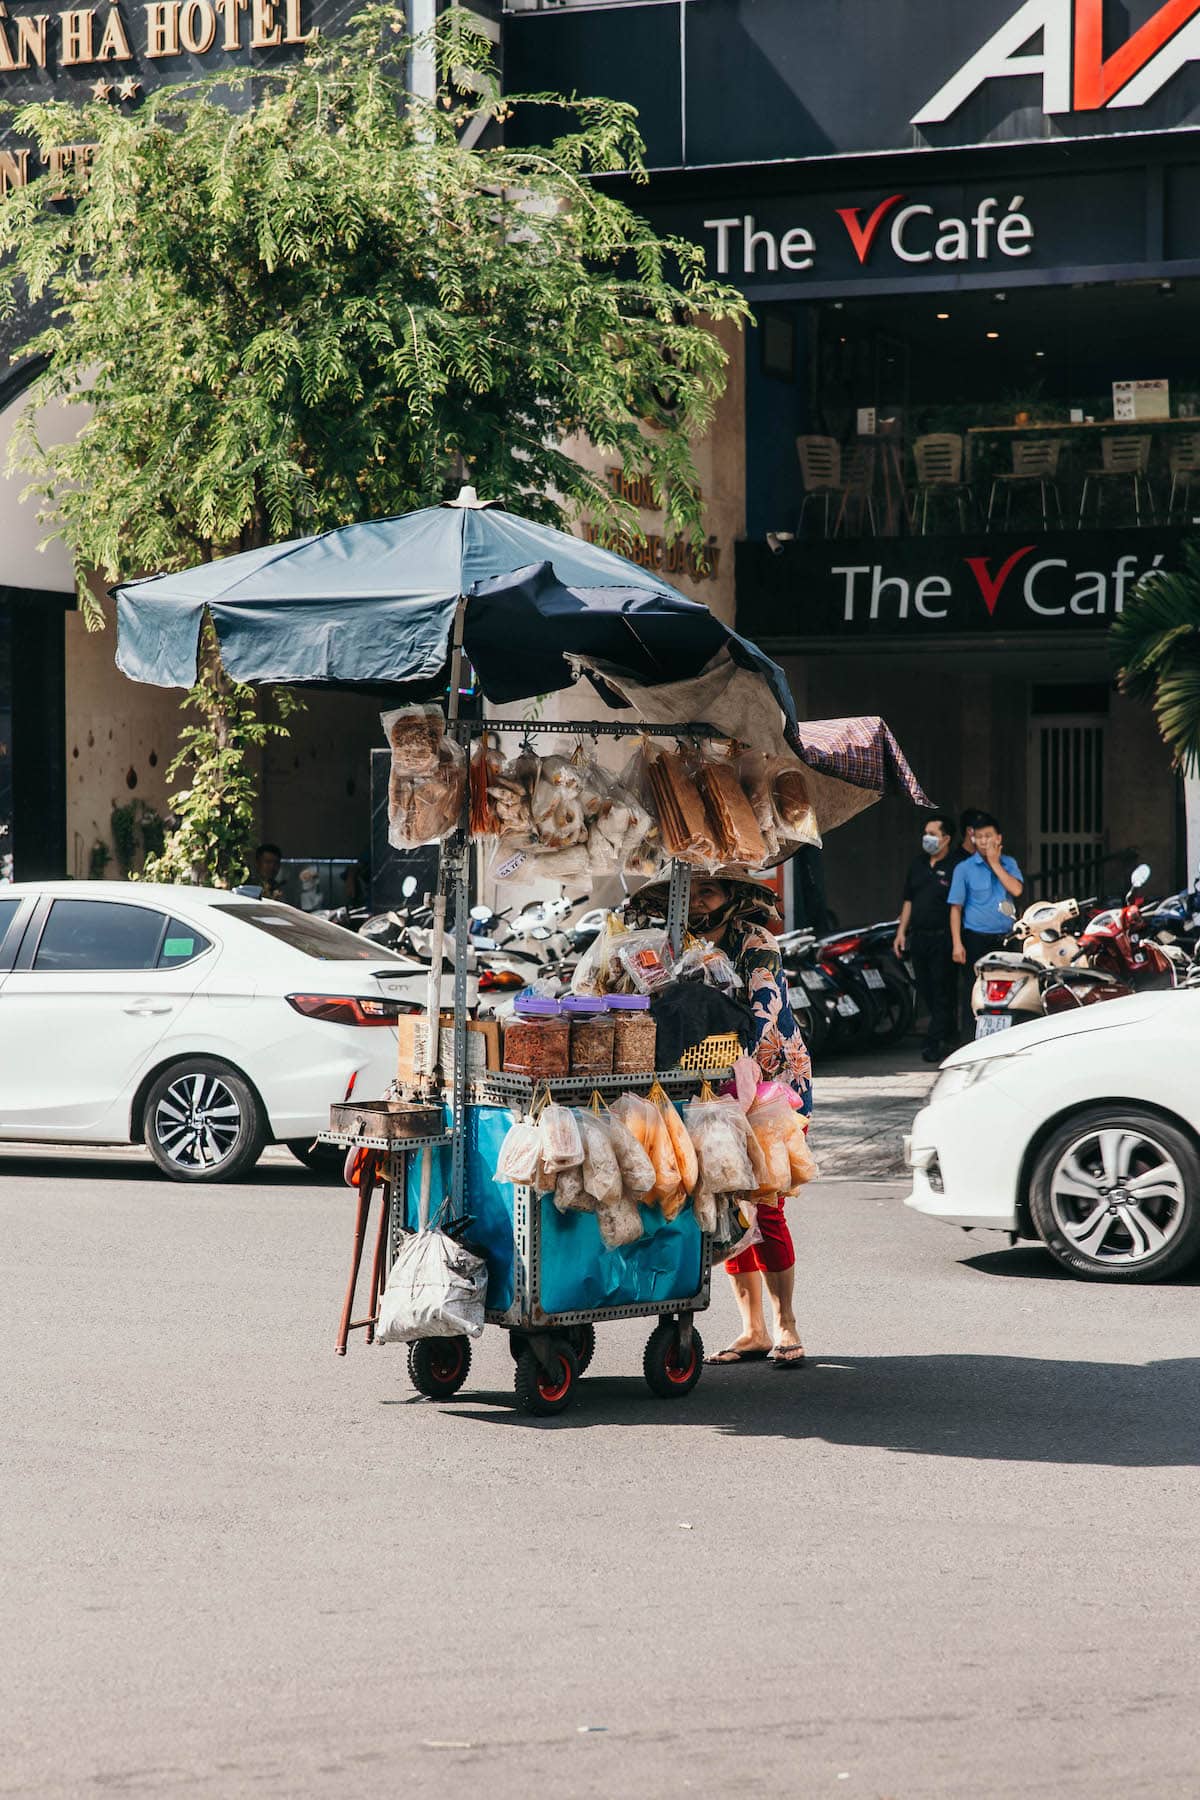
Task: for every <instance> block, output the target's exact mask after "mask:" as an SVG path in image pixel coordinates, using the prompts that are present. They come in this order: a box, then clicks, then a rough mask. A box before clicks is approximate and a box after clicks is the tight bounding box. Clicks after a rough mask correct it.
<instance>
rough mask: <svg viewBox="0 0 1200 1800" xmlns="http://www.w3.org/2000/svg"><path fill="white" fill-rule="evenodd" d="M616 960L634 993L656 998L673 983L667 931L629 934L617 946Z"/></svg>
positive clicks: (650, 930)
mask: <svg viewBox="0 0 1200 1800" xmlns="http://www.w3.org/2000/svg"><path fill="white" fill-rule="evenodd" d="M616 958H617V961H618V963H619V964H620V966H621V968H622V969H623V970H624V972H625V975H626V976H627V977H628V980H629V982H630V985H631V986H632V988H633V991H634V992H635V993H638V994H653V993H656V992H657V990H658V989H659V988H661V987H665V986H666V984H667V983H668V981H670V980H671V976H672V969H671V952H670V948H669V940H668V938H667V934H666V932H665V931H663V930H661V929H659V928H651V929H649V930H645V931H627V932H626V933H625V935H624V937H622V938H619V939H618V940H617V943H616Z"/></svg>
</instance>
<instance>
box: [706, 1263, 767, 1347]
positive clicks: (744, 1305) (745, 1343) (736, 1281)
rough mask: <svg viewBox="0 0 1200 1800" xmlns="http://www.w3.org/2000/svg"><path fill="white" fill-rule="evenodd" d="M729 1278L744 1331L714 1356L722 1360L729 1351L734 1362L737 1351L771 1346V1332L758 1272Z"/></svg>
mask: <svg viewBox="0 0 1200 1800" xmlns="http://www.w3.org/2000/svg"><path fill="white" fill-rule="evenodd" d="M729 1279H730V1281H731V1282H732V1284H733V1297H734V1299H735V1300H736V1301H737V1303H738V1311H739V1312H740V1313H741V1315H742V1331H741V1336H740V1337H736V1338H734V1340H733V1342H732V1344H730V1345H728V1346H727V1350H725V1351H722V1352H720V1354H719V1355H717V1356H715V1357H714V1358H713V1361H714V1362H720V1360H721V1357H722V1356H724V1355H726V1354H727V1353H728V1355H729V1360H730V1362H734V1361H736V1360H737V1355H736V1353H740V1352H742V1351H745V1350H759V1351H764V1350H769V1349H770V1348H771V1334H770V1332H769V1331H768V1330H767V1321H766V1319H765V1318H764V1317H763V1303H762V1282H761V1280H760V1279H759V1277H758V1275H757V1273H755V1272H751V1273H750V1274H749V1275H731V1276H730V1277H729Z"/></svg>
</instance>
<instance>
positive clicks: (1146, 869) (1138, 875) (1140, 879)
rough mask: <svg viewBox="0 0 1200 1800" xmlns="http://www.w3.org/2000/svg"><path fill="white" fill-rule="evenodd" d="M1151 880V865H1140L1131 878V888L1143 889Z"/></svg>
mask: <svg viewBox="0 0 1200 1800" xmlns="http://www.w3.org/2000/svg"><path fill="white" fill-rule="evenodd" d="M1149 879H1150V864H1149V863H1139V864H1138V866H1137V868H1136V869H1135V870H1134V871H1133V874H1132V875H1131V876H1130V877H1129V885H1130V887H1131V888H1143V887H1145V885H1146V883H1147V882H1148V881H1149Z"/></svg>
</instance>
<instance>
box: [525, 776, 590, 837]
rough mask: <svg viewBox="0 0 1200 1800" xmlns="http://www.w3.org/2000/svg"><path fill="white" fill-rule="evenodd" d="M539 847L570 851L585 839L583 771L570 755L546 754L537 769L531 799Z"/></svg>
mask: <svg viewBox="0 0 1200 1800" xmlns="http://www.w3.org/2000/svg"><path fill="white" fill-rule="evenodd" d="M531 810H532V816H533V829H534V832H535V834H536V837H537V844H538V848H539V850H570V849H572V848H574V847H576V846H578V845H581V844H585V843H586V842H587V822H586V820H585V818H584V813H583V772H582V770H581V768H580V767H579V764H578V763H576V762H575V761H574V759H573V758H571V757H569V756H547V757H544V758H543V759H542V762H541V764H540V765H539V768H538V774H537V780H536V782H535V783H534V787H533V795H532V801H531Z"/></svg>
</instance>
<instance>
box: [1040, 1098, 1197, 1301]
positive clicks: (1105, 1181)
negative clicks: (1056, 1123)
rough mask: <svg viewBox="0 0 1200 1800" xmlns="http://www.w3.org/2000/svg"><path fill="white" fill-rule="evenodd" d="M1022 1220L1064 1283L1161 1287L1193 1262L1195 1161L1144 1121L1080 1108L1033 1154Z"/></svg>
mask: <svg viewBox="0 0 1200 1800" xmlns="http://www.w3.org/2000/svg"><path fill="white" fill-rule="evenodd" d="M1029 1210H1030V1213H1031V1215H1032V1217H1033V1223H1034V1226H1035V1227H1036V1229H1037V1232H1038V1235H1039V1236H1040V1237H1041V1239H1042V1242H1043V1243H1044V1244H1045V1246H1046V1248H1047V1249H1048V1250H1049V1252H1050V1254H1051V1255H1052V1256H1053V1257H1055V1258H1056V1259H1057V1261H1059V1262H1060V1263H1061V1264H1062V1265H1063V1267H1064V1268H1065V1269H1069V1270H1070V1271H1071V1273H1072V1274H1073V1275H1080V1276H1083V1277H1084V1278H1085V1279H1089V1280H1093V1281H1125V1282H1132V1281H1162V1280H1165V1278H1166V1277H1167V1276H1169V1275H1175V1274H1177V1273H1178V1272H1179V1270H1181V1269H1184V1268H1186V1267H1187V1266H1188V1264H1189V1263H1191V1262H1192V1261H1194V1260H1195V1258H1196V1256H1197V1255H1200V1157H1198V1156H1197V1154H1196V1150H1195V1147H1194V1146H1193V1144H1192V1142H1191V1140H1190V1139H1189V1138H1187V1137H1185V1135H1184V1133H1183V1132H1182V1131H1180V1130H1179V1129H1178V1127H1177V1126H1175V1125H1171V1124H1168V1123H1167V1121H1166V1120H1164V1119H1160V1118H1158V1117H1157V1116H1156V1115H1155V1114H1154V1113H1149V1112H1142V1111H1141V1110H1140V1109H1138V1108H1136V1107H1094V1108H1090V1109H1089V1110H1088V1111H1086V1112H1081V1113H1078V1114H1076V1116H1075V1117H1074V1118H1073V1119H1070V1120H1068V1121H1067V1122H1066V1123H1065V1124H1063V1125H1062V1126H1060V1128H1059V1129H1058V1130H1057V1131H1056V1132H1055V1133H1054V1135H1053V1137H1052V1138H1050V1139H1049V1141H1048V1142H1047V1143H1046V1144H1044V1145H1043V1147H1042V1149H1041V1151H1040V1153H1039V1155H1038V1159H1037V1162H1036V1163H1035V1165H1034V1170H1033V1180H1032V1183H1031V1186H1030V1195H1029Z"/></svg>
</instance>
